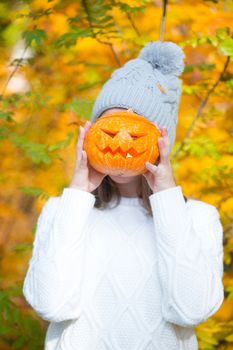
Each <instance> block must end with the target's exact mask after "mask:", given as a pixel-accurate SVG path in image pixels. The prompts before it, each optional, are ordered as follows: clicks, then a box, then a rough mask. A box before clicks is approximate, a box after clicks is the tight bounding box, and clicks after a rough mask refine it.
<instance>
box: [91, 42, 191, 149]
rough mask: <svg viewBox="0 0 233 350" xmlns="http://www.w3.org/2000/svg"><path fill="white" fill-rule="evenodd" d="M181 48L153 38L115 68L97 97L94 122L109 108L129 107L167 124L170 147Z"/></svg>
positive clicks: (181, 69) (182, 57)
mask: <svg viewBox="0 0 233 350" xmlns="http://www.w3.org/2000/svg"><path fill="white" fill-rule="evenodd" d="M184 57H185V55H184V52H183V50H182V49H181V48H180V47H179V46H178V45H176V44H175V43H173V42H170V41H163V42H162V41H152V42H149V43H148V44H147V45H145V46H144V47H143V48H142V49H141V51H140V53H139V55H138V57H137V58H135V59H132V60H130V61H128V62H126V63H125V64H124V66H122V67H120V68H118V69H116V70H115V71H114V72H113V73H112V75H111V77H110V79H109V80H108V81H107V82H105V84H104V85H103V87H102V90H101V91H100V93H99V95H98V96H97V98H96V100H95V103H94V106H93V110H92V116H91V122H92V123H93V122H94V121H95V120H96V119H97V118H98V117H99V116H100V115H101V114H102V113H103V112H104V111H105V110H107V109H109V108H114V107H115V108H116V107H122V108H127V109H128V108H131V109H132V110H133V111H134V112H135V113H137V114H140V115H143V116H144V117H145V118H147V119H149V120H150V121H153V122H155V123H156V124H157V126H158V127H159V128H162V127H166V128H167V131H168V136H169V139H170V150H171V149H172V147H173V144H174V142H175V138H176V124H177V122H178V105H179V101H180V95H181V80H180V79H179V78H178V76H179V75H180V74H181V73H182V72H183V70H184V62H183V59H184Z"/></svg>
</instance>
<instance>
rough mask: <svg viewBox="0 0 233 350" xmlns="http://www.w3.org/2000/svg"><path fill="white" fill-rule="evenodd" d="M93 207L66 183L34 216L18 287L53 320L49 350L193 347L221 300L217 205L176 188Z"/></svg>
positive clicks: (47, 340)
mask: <svg viewBox="0 0 233 350" xmlns="http://www.w3.org/2000/svg"><path fill="white" fill-rule="evenodd" d="M149 199H150V203H151V207H152V211H153V216H149V215H148V214H147V212H146V209H145V208H143V206H142V203H141V201H140V199H139V198H125V197H123V198H122V199H121V203H120V204H119V205H118V206H117V207H116V208H109V209H105V210H99V209H97V208H95V207H94V203H95V197H94V195H92V194H91V193H87V192H84V191H81V190H77V189H74V188H64V190H63V192H62V194H61V195H60V196H58V197H50V198H49V200H48V201H47V202H46V204H45V205H44V207H43V209H42V212H41V214H40V216H39V218H38V222H37V228H36V234H35V240H34V243H33V251H32V257H31V259H30V261H29V267H28V271H27V274H26V276H25V280H24V284H23V294H24V296H25V298H26V300H27V302H28V303H29V304H30V305H31V307H32V308H33V309H34V310H35V311H36V312H37V314H38V315H39V316H40V317H41V318H43V319H45V320H47V321H49V322H50V323H49V326H48V329H47V333H46V338H45V349H46V350H55V349H56V350H73V349H74V350H77V349H79V350H168V349H169V350H178V349H181V350H182V349H183V350H197V349H198V344H197V338H196V334H195V332H194V327H195V326H196V325H198V324H199V323H201V322H204V321H205V320H206V319H207V318H209V317H210V316H212V315H213V314H214V313H215V312H216V311H217V310H218V309H219V307H220V306H221V304H222V302H223V298H224V289H223V283H222V275H223V228H222V225H221V222H220V218H219V213H218V211H217V209H216V208H215V207H214V206H213V205H211V204H208V203H205V202H202V201H199V200H194V199H189V200H188V202H187V203H186V202H185V201H184V198H183V193H182V188H181V186H176V187H172V188H169V189H166V190H163V191H160V192H157V193H155V194H152V195H151V196H150V197H149Z"/></svg>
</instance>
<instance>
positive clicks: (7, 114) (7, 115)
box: [0, 111, 15, 123]
mask: <svg viewBox="0 0 233 350" xmlns="http://www.w3.org/2000/svg"><path fill="white" fill-rule="evenodd" d="M12 116H13V112H4V111H0V119H3V120H5V121H7V122H9V123H12V122H15V120H14V119H13V118H12Z"/></svg>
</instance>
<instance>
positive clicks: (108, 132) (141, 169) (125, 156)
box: [84, 111, 161, 176]
mask: <svg viewBox="0 0 233 350" xmlns="http://www.w3.org/2000/svg"><path fill="white" fill-rule="evenodd" d="M160 136H161V132H160V131H159V129H158V128H157V127H156V126H155V125H154V124H153V123H152V122H150V121H149V120H148V119H146V118H145V117H143V116H141V115H137V114H134V113H131V112H126V111H125V112H117V113H112V114H108V115H104V116H102V117H100V118H98V119H97V120H96V121H95V122H94V123H93V124H92V125H91V127H90V129H89V130H88V132H87V134H86V136H85V139H84V150H85V151H86V152H87V157H88V161H89V163H90V165H91V166H92V167H93V168H95V169H96V170H98V171H99V172H101V173H103V174H108V175H117V176H135V175H139V174H143V173H145V172H146V171H147V169H146V167H145V162H146V161H149V162H151V163H152V164H154V163H155V162H156V160H157V158H158V156H159V149H158V144H157V141H158V138H159V137H160Z"/></svg>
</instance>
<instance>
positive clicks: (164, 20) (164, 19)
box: [160, 0, 168, 41]
mask: <svg viewBox="0 0 233 350" xmlns="http://www.w3.org/2000/svg"><path fill="white" fill-rule="evenodd" d="M167 3H168V0H163V14H162V18H161V23H160V41H163V40H164V32H165V22H166V14H167Z"/></svg>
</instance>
